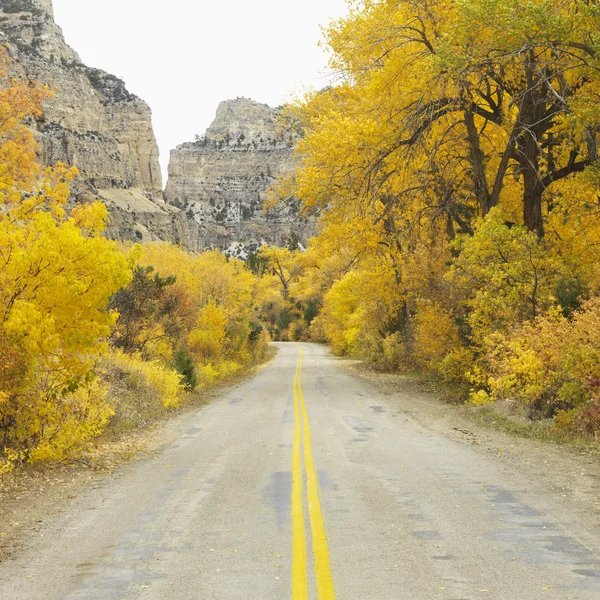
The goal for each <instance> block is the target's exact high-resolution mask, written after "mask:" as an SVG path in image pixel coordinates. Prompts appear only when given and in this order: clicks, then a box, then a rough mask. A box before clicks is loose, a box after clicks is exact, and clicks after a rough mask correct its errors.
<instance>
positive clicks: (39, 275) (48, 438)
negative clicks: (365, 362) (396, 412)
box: [0, 53, 269, 474]
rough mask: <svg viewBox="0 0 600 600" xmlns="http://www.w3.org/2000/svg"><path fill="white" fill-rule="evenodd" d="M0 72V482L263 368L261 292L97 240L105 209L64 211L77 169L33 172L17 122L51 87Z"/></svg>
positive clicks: (30, 147)
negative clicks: (16, 469) (27, 466)
mask: <svg viewBox="0 0 600 600" xmlns="http://www.w3.org/2000/svg"><path fill="white" fill-rule="evenodd" d="M6 60H7V58H6V56H5V54H4V53H3V54H2V61H3V63H4V66H6V63H5V61H6ZM0 68H1V66H0ZM0 75H1V81H2V84H1V85H0V474H1V473H3V472H4V473H5V472H8V471H11V470H12V469H13V468H14V467H15V466H18V465H19V464H23V463H32V462H42V461H62V460H65V459H68V458H69V457H73V456H74V455H76V454H77V453H78V452H79V451H80V450H82V449H83V448H85V446H86V444H88V443H89V442H90V441H91V440H92V439H94V438H95V437H97V436H98V435H100V434H101V433H102V432H104V431H105V430H106V429H107V428H108V429H110V430H111V431H122V430H125V429H128V428H131V427H135V426H137V425H139V424H144V423H146V422H147V421H148V420H149V419H151V418H153V416H155V415H160V414H162V413H163V412H164V411H165V410H167V409H169V408H172V407H177V406H180V405H182V404H184V403H186V402H187V401H188V400H189V399H190V398H191V394H192V392H194V390H196V391H200V392H202V390H205V389H207V388H209V387H211V386H213V385H215V384H217V383H219V382H221V381H225V380H227V379H228V378H231V377H232V376H234V375H235V374H236V373H239V372H240V371H241V370H243V369H245V368H247V367H248V366H249V365H252V364H254V363H256V362H258V361H260V360H261V359H262V357H263V355H264V352H265V348H266V342H267V335H266V333H265V332H264V331H263V328H262V326H261V325H260V323H259V322H258V321H257V318H258V306H259V305H258V302H259V298H260V297H262V296H264V295H266V296H267V297H268V295H269V290H268V286H266V287H265V282H262V281H260V280H259V278H258V277H256V276H255V275H254V274H252V273H251V272H250V271H249V270H248V269H247V268H246V267H245V265H244V264H243V263H242V262H240V261H238V260H228V259H226V258H225V257H224V256H223V255H221V254H220V253H217V252H205V253H203V254H196V255H192V254H188V253H186V252H184V251H183V250H181V249H179V248H177V247H175V246H172V245H169V244H166V243H163V244H147V245H132V246H125V245H122V244H119V243H116V242H113V241H109V240H107V239H105V238H104V237H102V232H103V230H104V228H105V226H106V223H107V218H108V215H107V211H106V208H105V207H104V205H103V204H102V203H100V202H92V203H89V204H73V205H69V204H68V200H69V196H70V187H71V184H72V182H73V180H74V179H75V178H77V176H78V173H77V170H76V169H75V168H68V167H66V166H65V165H61V164H58V165H55V166H53V167H50V168H48V169H42V168H41V167H40V165H39V162H38V157H37V151H38V147H37V144H36V142H35V139H34V135H33V133H32V131H31V130H30V129H29V127H28V126H27V125H28V123H30V121H31V120H32V119H39V118H41V116H42V113H43V104H44V101H45V99H46V98H47V96H48V94H49V93H50V92H49V90H48V89H46V88H44V87H43V86H40V85H36V84H35V83H31V82H19V81H16V80H12V79H9V78H8V77H7V75H6V72H5V70H4V69H3V70H2V72H1V73H0Z"/></svg>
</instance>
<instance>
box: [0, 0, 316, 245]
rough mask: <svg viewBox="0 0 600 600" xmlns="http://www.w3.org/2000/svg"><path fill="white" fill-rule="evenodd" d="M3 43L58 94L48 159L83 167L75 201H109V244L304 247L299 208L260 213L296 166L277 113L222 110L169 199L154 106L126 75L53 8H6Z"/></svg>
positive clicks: (16, 65) (178, 168)
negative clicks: (112, 68) (84, 53)
mask: <svg viewBox="0 0 600 600" xmlns="http://www.w3.org/2000/svg"><path fill="white" fill-rule="evenodd" d="M0 43H4V44H7V46H8V49H9V53H10V55H11V57H12V59H13V60H12V62H11V64H10V69H11V71H12V72H13V75H15V76H17V77H20V78H24V79H29V80H35V81H41V82H43V83H45V84H48V85H49V86H50V88H51V89H52V90H53V91H54V95H53V96H52V97H51V98H50V99H49V100H48V101H47V103H46V109H45V115H44V117H43V119H42V120H41V121H40V122H38V123H36V124H35V127H36V131H37V136H38V140H39V144H40V152H41V159H42V162H43V163H44V164H53V163H56V162H64V163H67V164H69V165H75V166H77V168H78V169H79V171H80V172H81V175H82V177H81V178H80V181H79V182H78V183H77V184H76V186H75V188H74V190H73V196H74V198H75V200H77V201H81V202H84V201H87V200H88V199H92V198H97V197H100V198H101V199H102V200H103V201H104V202H105V203H106V205H107V207H108V209H109V211H110V216H111V223H110V227H109V229H108V231H107V235H108V236H109V237H111V238H115V239H121V240H139V241H148V240H153V239H162V240H167V241H171V242H174V243H180V244H182V245H184V246H185V247H187V248H189V249H191V250H200V249H203V248H207V247H210V248H221V249H223V250H224V251H226V252H228V253H229V254H233V255H236V256H240V257H244V256H245V255H246V254H247V252H249V251H253V250H255V249H256V248H257V247H258V246H260V245H261V244H262V243H264V242H267V243H271V244H283V243H286V242H288V241H289V240H290V238H292V239H297V240H298V241H299V242H300V243H304V242H305V241H306V239H307V237H308V236H309V235H310V234H311V233H312V231H313V229H314V223H313V222H312V221H310V220H307V219H303V218H300V217H299V207H298V203H297V202H296V201H295V200H293V199H292V200H290V201H288V202H287V203H285V204H283V205H281V206H279V207H278V208H277V209H275V210H271V211H267V212H266V211H264V210H263V208H262V207H263V202H264V200H265V196H266V190H267V188H268V187H269V186H270V185H271V184H272V183H273V182H274V181H275V178H276V177H277V176H278V175H282V174H286V173H289V172H291V171H292V170H293V169H294V160H293V146H294V143H295V141H296V138H295V135H294V134H293V133H292V132H291V131H285V130H281V129H280V128H279V126H278V124H277V115H278V110H276V109H271V108H269V107H268V106H266V105H264V104H258V103H256V102H252V101H251V100H245V99H238V100H230V101H226V102H223V103H221V105H220V106H219V109H218V111H217V117H216V119H215V121H214V122H213V124H212V125H211V126H210V128H209V129H208V131H207V132H206V135H205V136H204V137H203V138H201V139H198V140H197V141H196V142H193V143H189V144H183V145H182V146H179V147H178V148H177V149H176V150H174V151H172V153H171V163H170V167H169V181H168V185H167V190H166V196H167V198H168V203H165V202H164V200H163V191H162V178H161V172H160V166H159V163H158V147H157V144H156V139H155V137H154V131H153V129H152V118H151V111H150V108H149V107H148V105H147V104H146V103H145V102H144V101H143V100H141V99H140V98H138V97H137V96H134V95H133V94H131V93H129V92H128V90H127V89H126V87H125V84H124V83H123V81H121V80H120V79H119V78H118V77H115V76H114V75H110V74H109V73H106V72H104V71H101V70H99V69H93V68H90V67H88V66H86V65H84V64H83V63H82V62H81V59H80V58H79V56H78V55H77V53H76V52H75V51H74V50H72V49H71V48H70V47H69V46H68V45H67V44H66V42H65V39H64V36H63V34H62V30H61V29H60V27H58V25H56V23H55V21H54V12H53V8H52V0H0Z"/></svg>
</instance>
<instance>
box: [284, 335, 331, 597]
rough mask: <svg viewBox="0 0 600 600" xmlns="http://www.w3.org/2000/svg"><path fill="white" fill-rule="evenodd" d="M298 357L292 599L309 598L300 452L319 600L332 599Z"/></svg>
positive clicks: (295, 412)
mask: <svg viewBox="0 0 600 600" xmlns="http://www.w3.org/2000/svg"><path fill="white" fill-rule="evenodd" d="M303 358H304V350H303V349H302V347H300V356H299V357H298V364H297V366H296V375H295V377H294V415H295V419H296V426H295V429H294V446H293V448H292V600H308V583H307V577H306V571H307V564H306V559H307V552H306V531H305V526H304V497H303V490H304V483H303V477H302V451H301V447H303V448H304V468H305V470H306V499H307V503H308V516H309V519H310V528H311V531H312V550H313V556H314V559H315V578H316V581H317V596H318V600H335V592H334V589H333V578H332V576H331V565H330V561H329V550H328V549H327V537H326V535H325V523H324V521H323V513H322V512H321V502H320V500H319V482H318V479H317V472H316V470H315V463H314V460H313V454H312V447H311V443H310V422H309V420H308V414H307V412H306V404H305V403H304V394H303V392H302V359H303Z"/></svg>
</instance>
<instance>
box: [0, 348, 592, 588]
mask: <svg viewBox="0 0 600 600" xmlns="http://www.w3.org/2000/svg"><path fill="white" fill-rule="evenodd" d="M278 349H279V352H278V355H277V357H276V358H275V359H274V360H273V362H272V363H270V364H269V365H268V366H267V367H265V368H263V369H262V370H260V371H259V372H258V373H257V374H256V375H255V376H254V377H252V378H251V379H249V380H247V381H246V382H244V383H243V384H241V385H240V386H238V387H237V388H235V389H234V390H232V391H231V392H228V393H226V394H224V395H223V396H222V397H221V398H220V399H218V400H217V401H215V402H214V403H212V404H211V405H209V406H207V407H205V408H203V409H201V410H198V411H196V412H194V413H191V414H189V415H188V416H187V417H186V420H185V426H184V427H180V429H179V430H178V432H177V434H176V436H175V439H173V440H172V441H171V442H170V443H169V444H168V445H166V446H165V447H164V448H163V449H162V450H161V451H160V452H159V453H157V454H156V455H155V456H153V457H149V458H145V459H143V460H141V461H140V462H136V463H131V464H129V465H127V466H125V467H122V468H121V469H120V471H119V474H118V475H115V476H112V477H109V478H107V480H106V481H105V482H103V483H102V484H101V485H100V486H99V487H97V488H96V489H90V490H87V491H84V492H82V493H81V494H80V495H79V496H78V497H77V498H76V499H75V500H73V501H72V503H71V505H70V507H69V509H68V510H67V511H65V512H64V513H63V514H61V515H59V516H57V517H56V518H54V519H52V520H51V521H50V522H49V523H46V524H45V525H44V527H43V528H42V530H41V532H40V534H39V535H38V537H36V539H35V540H32V541H31V543H30V544H29V546H28V547H27V548H26V549H25V550H24V551H23V552H22V553H21V554H20V555H19V556H18V557H17V558H16V559H14V560H11V561H7V562H5V563H4V564H2V565H0V598H1V599H2V600H83V599H86V600H134V599H135V600H137V599H140V600H192V599H193V600H198V599H206V600H209V599H210V600H212V599H219V600H248V599H253V600H285V599H292V600H305V599H307V598H309V599H311V600H315V599H317V598H318V599H319V600H333V599H334V598H337V599H338V600H429V599H442V600H459V599H475V598H487V599H494V600H537V599H538V598H539V599H560V600H588V599H589V600H591V599H592V598H594V599H596V600H598V598H600V540H599V539H598V538H599V535H598V530H597V529H596V530H592V529H590V528H589V526H588V525H586V524H585V523H583V522H582V521H581V518H580V515H579V513H578V512H577V510H575V508H574V507H573V506H572V504H571V503H570V501H569V499H568V498H565V497H563V496H562V495H561V493H560V491H559V490H556V489H553V488H550V486H546V487H545V486H544V484H543V481H540V480H538V479H536V480H535V481H533V480H532V479H531V477H529V476H528V475H527V473H526V472H524V471H522V470H520V469H519V468H517V467H506V465H505V464H504V463H502V462H501V461H500V460H498V459H497V458H495V457H494V456H490V455H488V454H485V453H482V452H481V451H480V450H479V449H478V448H477V447H473V446H471V445H469V444H465V443H461V442H460V441H457V440H456V439H452V438H451V437H449V436H446V435H443V434H440V433H438V432H436V431H434V430H432V429H428V427H426V426H425V427H423V426H422V425H421V424H420V423H419V422H417V421H416V420H415V419H414V418H413V417H412V416H411V415H410V414H409V413H407V412H403V411H402V410H398V409H397V407H396V406H395V405H394V403H393V399H390V398H389V397H388V396H386V395H383V394H381V393H380V392H378V391H377V390H376V389H375V388H374V387H373V386H372V385H371V384H370V383H369V382H367V381H363V380H360V379H357V378H355V377H353V376H351V375H350V374H348V373H347V372H346V370H344V369H343V368H341V366H340V363H339V361H338V360H337V359H335V358H333V357H332V356H330V355H329V353H328V351H327V350H326V349H325V348H324V347H321V346H318V345H313V344H301V345H297V344H278Z"/></svg>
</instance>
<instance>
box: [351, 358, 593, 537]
mask: <svg viewBox="0 0 600 600" xmlns="http://www.w3.org/2000/svg"><path fill="white" fill-rule="evenodd" d="M341 365H342V367H343V369H344V370H345V371H346V372H347V373H348V374H350V375H352V376H353V377H356V378H357V379H360V380H363V381H367V382H368V383H369V384H371V385H373V386H375V387H376V388H377V389H378V390H379V391H380V392H381V393H382V394H383V395H384V396H385V397H387V398H388V399H389V401H390V403H391V404H392V405H393V406H395V407H396V409H397V411H398V413H399V414H404V415H409V416H410V417H411V418H412V419H414V420H415V421H416V422H418V423H419V424H420V425H421V426H422V427H423V428H425V429H428V430H431V431H434V432H436V433H439V434H442V435H444V436H446V437H448V438H451V439H454V440H456V441H458V442H460V443H462V444H465V445H468V446H473V447H475V448H477V451H478V452H480V453H482V454H487V455H491V456H494V457H496V458H497V459H498V460H500V461H502V463H504V464H505V465H506V467H507V468H518V469H519V470H520V471H521V472H522V473H523V474H524V475H525V476H526V477H527V478H529V479H530V480H531V481H532V482H533V481H535V482H539V483H544V484H545V485H546V486H548V488H549V489H551V490H553V491H554V492H556V493H557V495H560V496H563V497H565V498H568V500H569V502H570V503H572V504H573V505H574V506H576V507H577V509H578V510H579V511H580V512H581V516H582V518H585V519H586V520H588V523H589V525H590V527H591V528H595V529H596V531H597V532H598V534H599V535H600V529H599V528H600V447H599V446H598V445H597V444H590V445H589V446H588V447H586V446H583V445H569V444H567V443H556V442H553V441H551V440H541V439H540V440H536V439H528V438H526V437H522V436H520V435H518V434H515V433H514V432H511V431H506V430H503V424H504V423H506V418H505V417H504V415H502V414H498V419H497V420H495V419H494V418H493V413H491V414H490V413H486V418H485V419H482V416H481V411H479V410H478V409H477V408H475V407H469V406H464V405H457V404H449V403H446V402H444V401H443V400H441V396H440V393H439V392H436V391H435V390H434V389H432V385H431V384H428V383H422V382H419V381H418V380H417V379H415V378H411V377H406V376H402V375H395V374H388V373H378V372H374V371H373V370H371V369H369V368H367V367H366V366H365V365H364V364H363V363H361V362H359V361H352V360H344V361H341Z"/></svg>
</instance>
